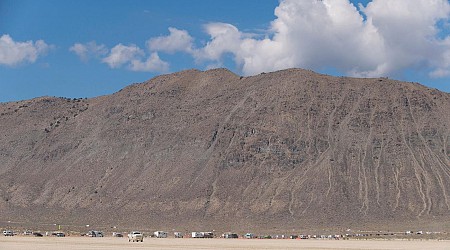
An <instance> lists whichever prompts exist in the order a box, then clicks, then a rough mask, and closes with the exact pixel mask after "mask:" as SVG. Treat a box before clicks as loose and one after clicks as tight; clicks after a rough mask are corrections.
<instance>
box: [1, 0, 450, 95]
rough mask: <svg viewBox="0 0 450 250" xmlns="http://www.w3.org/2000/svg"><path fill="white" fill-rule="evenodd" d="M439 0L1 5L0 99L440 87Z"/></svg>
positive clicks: (446, 11)
mask: <svg viewBox="0 0 450 250" xmlns="http://www.w3.org/2000/svg"><path fill="white" fill-rule="evenodd" d="M449 17H450V5H449V2H448V1H447V0H397V1H390V0H373V1H348V0H323V1H317V0H302V1H300V0H283V1H278V0H264V1H261V0H246V1H241V0H214V1H208V0H190V1H184V0H178V1H176V0H165V1H139V0H134V1H125V0H121V1H119V0H96V1H87V0H79V1H70V0H53V1H50V0H41V1H35V0H30V1H22V0H11V1H10V0H1V1H0V102H7V101H17V100H23V99H30V98H34V97H39V96H64V97H94V96H99V95H105V94H111V93H113V92H115V91H118V90H119V89H121V88H123V87H125V86H127V85H129V84H131V83H135V82H143V81H145V80H148V79H150V78H152V77H154V76H156V75H159V74H163V73H170V72H176V71H179V70H183V69H190V68H198V69H201V70H205V69H208V68H214V67H227V68H229V69H230V70H232V71H234V72H235V73H237V74H240V75H252V74H257V73H259V72H263V71H264V72H268V71H274V70H279V69H284V68H290V67H300V68H308V69H313V70H315V71H317V72H320V73H326V74H333V75H347V76H355V77H377V76H389V77H392V78H396V79H400V80H406V81H415V82H420V83H422V84H424V85H426V86H429V87H432V88H437V89H440V90H442V91H446V92H450V84H449V80H450V38H448V36H449V34H448V33H449V26H448V18H449Z"/></svg>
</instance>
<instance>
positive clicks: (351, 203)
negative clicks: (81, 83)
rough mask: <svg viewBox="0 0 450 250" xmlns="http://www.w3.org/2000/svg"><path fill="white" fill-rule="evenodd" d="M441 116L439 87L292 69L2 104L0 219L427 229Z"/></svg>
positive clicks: (447, 102)
mask: <svg viewBox="0 0 450 250" xmlns="http://www.w3.org/2000/svg"><path fill="white" fill-rule="evenodd" d="M449 126H450V94H448V93H443V92H440V91H438V90H436V89H430V88H427V87H424V86H422V85H420V84H417V83H407V82H400V81H395V80H391V79H387V78H376V79H362V78H347V77H332V76H327V75H321V74H317V73H314V72H312V71H307V70H301V69H288V70H283V71H278V72H273V73H262V74H260V75H256V76H251V77H240V76H237V75H235V74H233V73H232V72H230V71H228V70H226V69H214V70H208V71H204V72H202V71H197V70H188V71H183V72H179V73H174V74H169V75H162V76H158V77H155V78H153V79H151V80H149V81H147V82H144V83H140V84H133V85H130V86H128V87H126V88H124V89H123V90H121V91H119V92H117V93H115V94H112V95H108V96H101V97H97V98H92V99H85V98H80V99H67V98H55V97H41V98H36V99H32V100H26V101H20V102H10V103H2V104H0V159H1V160H0V211H2V212H1V213H0V221H2V222H6V221H17V222H20V223H26V224H27V225H45V224H46V223H49V224H52V223H55V224H56V223H58V224H64V225H68V226H69V225H72V226H74V227H75V225H85V224H91V225H102V226H105V227H107V226H113V225H119V226H121V227H141V228H161V229H163V228H165V229H166V230H172V229H180V230H181V229H185V230H210V229H211V228H215V229H221V228H223V229H224V230H226V229H229V230H233V229H234V230H292V229H294V228H324V227H329V228H332V227H333V228H341V227H342V228H346V227H351V226H353V227H355V226H362V225H366V226H385V225H386V226H387V225H390V226H392V225H402V224H408V225H414V224H415V223H419V222H420V226H424V225H427V224H430V225H431V224H433V223H441V224H442V223H444V222H445V221H448V219H449V218H450V213H449V212H450V152H449V150H450V140H449V139H450V128H449ZM441 224H440V225H441ZM442 225H443V226H444V227H445V226H447V227H448V228H450V225H448V224H445V223H444V224H442Z"/></svg>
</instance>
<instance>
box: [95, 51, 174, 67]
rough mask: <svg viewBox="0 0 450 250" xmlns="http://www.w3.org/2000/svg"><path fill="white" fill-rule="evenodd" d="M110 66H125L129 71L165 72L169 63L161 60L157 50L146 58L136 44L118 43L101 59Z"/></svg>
mask: <svg viewBox="0 0 450 250" xmlns="http://www.w3.org/2000/svg"><path fill="white" fill-rule="evenodd" d="M102 62H104V63H106V64H108V66H109V67H111V68H113V69H114V68H120V67H123V66H124V67H126V68H127V69H129V70H131V71H145V72H167V71H169V63H167V62H165V61H163V60H161V58H160V57H159V55H158V53H157V52H153V53H151V54H150V56H148V57H147V58H146V53H145V52H144V50H142V49H141V48H139V47H138V46H136V45H134V44H131V45H123V44H118V45H116V46H114V47H113V48H112V49H111V52H110V53H109V55H108V56H107V57H105V58H103V59H102Z"/></svg>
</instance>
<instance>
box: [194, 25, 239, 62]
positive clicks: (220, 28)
mask: <svg viewBox="0 0 450 250" xmlns="http://www.w3.org/2000/svg"><path fill="white" fill-rule="evenodd" d="M205 31H206V33H208V34H209V35H210V37H211V41H210V42H208V43H207V44H206V46H205V47H203V48H202V49H199V50H196V51H195V52H194V53H193V54H194V56H195V57H196V59H197V60H214V61H218V60H220V59H221V57H222V56H223V55H224V54H226V53H236V52H238V51H239V46H240V43H241V42H242V34H241V32H239V30H238V29H237V28H236V27H235V26H233V25H231V24H227V23H210V24H207V25H205Z"/></svg>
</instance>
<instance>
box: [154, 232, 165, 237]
mask: <svg viewBox="0 0 450 250" xmlns="http://www.w3.org/2000/svg"><path fill="white" fill-rule="evenodd" d="M153 235H154V236H155V237H156V238H167V232H163V231H156V232H154V233H153Z"/></svg>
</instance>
